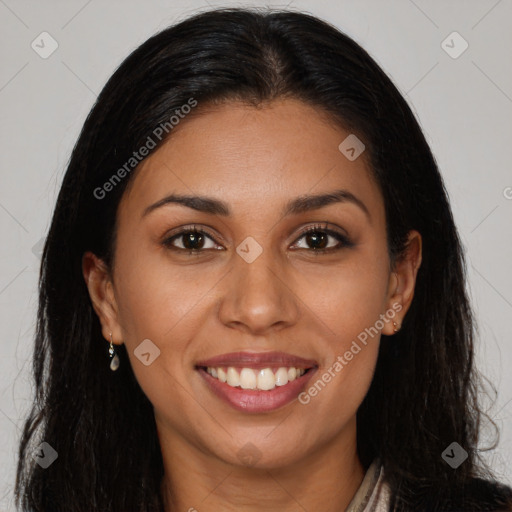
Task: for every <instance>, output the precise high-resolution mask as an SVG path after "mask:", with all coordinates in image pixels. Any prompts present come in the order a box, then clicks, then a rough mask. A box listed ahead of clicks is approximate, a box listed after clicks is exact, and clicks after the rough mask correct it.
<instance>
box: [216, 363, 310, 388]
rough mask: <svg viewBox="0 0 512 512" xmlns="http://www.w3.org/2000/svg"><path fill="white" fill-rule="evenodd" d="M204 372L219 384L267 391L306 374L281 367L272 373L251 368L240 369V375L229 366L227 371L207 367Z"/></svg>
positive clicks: (302, 370) (303, 369) (302, 369)
mask: <svg viewBox="0 0 512 512" xmlns="http://www.w3.org/2000/svg"><path fill="white" fill-rule="evenodd" d="M206 371H207V372H208V373H209V374H210V375H211V376H212V377H214V378H216V379H218V380H220V381H221V382H226V383H227V384H228V385H229V386H231V387H234V388H236V387H240V388H242V389H259V390H262V391H269V390H271V389H274V388H275V387H276V386H285V385H286V384H288V382H291V381H293V380H295V379H296V378H298V377H300V376H301V375H304V373H306V369H305V368H294V367H289V368H286V367H281V368H278V369H277V370H276V372H275V373H274V372H273V370H272V369H271V368H262V369H259V370H254V369H252V368H242V369H241V370H240V373H238V371H237V370H236V369H235V368H234V367H232V366H230V367H228V368H227V369H225V368H222V367H218V368H214V367H211V366H209V367H208V368H207V369H206Z"/></svg>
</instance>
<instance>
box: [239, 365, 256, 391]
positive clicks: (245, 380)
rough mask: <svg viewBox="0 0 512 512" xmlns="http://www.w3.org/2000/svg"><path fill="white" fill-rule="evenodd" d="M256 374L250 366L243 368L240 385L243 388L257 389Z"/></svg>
mask: <svg viewBox="0 0 512 512" xmlns="http://www.w3.org/2000/svg"><path fill="white" fill-rule="evenodd" d="M256 382H257V381H256V374H255V373H254V370H251V369H250V368H242V371H241V372H240V387H241V388H242V389H256Z"/></svg>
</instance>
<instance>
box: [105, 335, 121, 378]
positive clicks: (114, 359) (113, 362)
mask: <svg viewBox="0 0 512 512" xmlns="http://www.w3.org/2000/svg"><path fill="white" fill-rule="evenodd" d="M108 354H109V356H110V369H111V370H112V371H113V372H115V371H116V370H117V369H118V368H119V356H118V355H117V354H116V353H115V350H114V345H113V344H112V333H110V347H109V349H108Z"/></svg>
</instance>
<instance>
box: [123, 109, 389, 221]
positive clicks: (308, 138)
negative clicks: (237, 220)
mask: <svg viewBox="0 0 512 512" xmlns="http://www.w3.org/2000/svg"><path fill="white" fill-rule="evenodd" d="M353 136H354V135H353V134H351V133H350V132H349V131H347V130H346V129H343V128H342V127H341V126H339V125H337V124H335V123H334V122H333V121H332V120H331V119H330V118H329V117H328V116H327V115H326V114H325V113H324V112H323V111H321V110H319V109H317V108H315V107H313V106H311V105H308V104H305V103H303V102H301V101H299V100H295V99H284V100H278V101H277V100H276V101H273V102H271V103H268V104H266V105H265V106H262V107H254V106H251V105H247V104H244V103H241V102H235V101H233V102H226V103H224V104H221V105H215V106H213V105H205V106H201V104H199V106H198V107H196V110H195V112H194V114H193V115H190V116H189V117H188V118H185V119H184V120H182V121H181V122H180V124H179V125H178V126H177V127H175V129H174V130H173V131H172V133H171V136H169V137H168V139H167V140H166V141H165V142H164V143H163V144H162V145H161V146H160V147H159V148H158V149H157V150H155V151H154V152H153V153H152V154H150V155H149V156H148V157H147V158H146V159H145V160H144V161H143V162H142V163H141V164H140V165H139V168H138V169H137V172H136V173H135V176H133V177H132V183H131V184H130V187H129V189H128V190H127V192H126V193H125V196H124V197H123V200H122V203H123V204H124V205H125V206H126V205H127V204H129V205H130V210H131V211H133V210H138V211H140V212H142V211H143V210H144V208H145V207H146V206H147V205H148V203H150V202H154V201H156V200H158V199H159V198H161V197H163V196H165V195H167V194H170V193H180V194H188V195H194V194H197V195H209V196H217V197H219V198H223V199H224V200H226V201H228V202H229V203H230V204H232V205H233V211H237V210H239V211H240V212H242V211H249V210H251V209H252V210H253V211H254V208H256V209H261V207H262V205H263V204H265V205H267V206H268V205H269V204H272V205H275V206H276V207H277V206H282V204H283V203H285V202H287V201H288V200H289V199H290V198H293V197H297V196H300V195H304V194H316V193H321V192H326V191H330V190H334V189H340V188H344V189H347V190H349V191H350V192H351V193H353V194H354V195H356V196H357V197H360V198H361V199H363V198H364V202H365V203H366V204H367V206H368V209H373V210H375V211H374V212H373V215H374V216H379V215H382V214H383V204H382V197H381V195H380V192H379V190H378V187H377V185H376V183H375V182H374V180H373V178H372V175H371V172H370V168H369V165H368V163H367V162H368V158H366V157H367V155H366V154H365V153H364V152H363V153H362V154H361V155H360V156H359V157H358V158H356V159H355V160H350V159H349V158H347V156H346V154H345V153H343V152H342V151H340V149H339V146H340V144H341V143H343V141H345V140H346V139H347V137H353ZM348 140H349V141H350V140H352V139H348ZM342 148H343V146H342ZM349 155H350V153H349ZM267 206H266V207H267Z"/></svg>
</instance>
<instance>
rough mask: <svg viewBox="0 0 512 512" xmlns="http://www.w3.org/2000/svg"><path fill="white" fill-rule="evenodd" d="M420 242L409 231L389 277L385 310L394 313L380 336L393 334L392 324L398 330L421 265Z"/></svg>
mask: <svg viewBox="0 0 512 512" xmlns="http://www.w3.org/2000/svg"><path fill="white" fill-rule="evenodd" d="M421 249H422V240H421V235H420V234H419V233H418V231H415V230H412V231H409V235H408V242H407V246H406V249H405V251H404V254H403V255H402V256H401V257H400V258H399V259H398V261H397V262H396V263H395V268H394V269H393V271H392V272H391V274H390V276H389V285H388V299H387V309H388V310H389V309H391V310H392V311H395V316H394V318H393V319H392V320H391V321H388V322H385V325H384V328H383V329H382V334H387V335H388V336H390V335H393V334H395V329H394V324H393V322H396V324H397V325H396V328H397V329H399V328H400V326H401V325H402V322H403V319H404V318H405V314H406V313H407V311H408V310H409V307H410V305H411V302H412V299H413V297H414V288H415V286H416V276H417V274H418V269H419V268H420V265H421Z"/></svg>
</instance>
